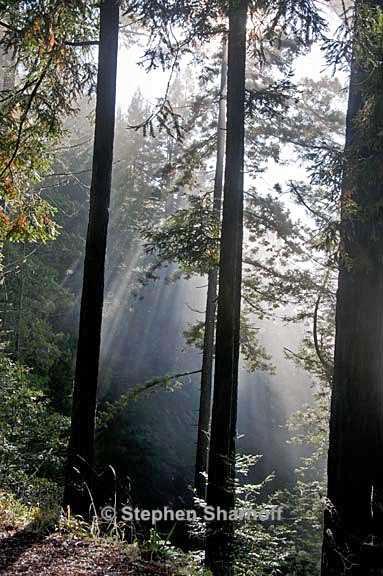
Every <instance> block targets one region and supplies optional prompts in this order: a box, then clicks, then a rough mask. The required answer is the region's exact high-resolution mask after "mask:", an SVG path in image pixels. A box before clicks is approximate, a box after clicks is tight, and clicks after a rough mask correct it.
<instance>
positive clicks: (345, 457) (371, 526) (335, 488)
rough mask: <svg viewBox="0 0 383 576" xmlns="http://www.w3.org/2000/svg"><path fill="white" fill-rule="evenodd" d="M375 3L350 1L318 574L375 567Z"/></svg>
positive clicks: (381, 433) (381, 234) (382, 216)
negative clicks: (367, 31) (367, 32)
mask: <svg viewBox="0 0 383 576" xmlns="http://www.w3.org/2000/svg"><path fill="white" fill-rule="evenodd" d="M382 6H383V2H382V0H380V1H376V0H374V1H371V0H370V1H367V0H360V1H359V2H358V3H357V5H356V10H357V13H356V18H355V30H354V51H353V52H354V53H353V60H352V69H351V80H350V94H349V105H348V114H347V131H346V148H345V156H346V160H345V170H344V178H343V187H342V213H341V247H340V271H339V283H338V294H337V313H336V342H335V364H334V366H335V367H334V380H333V394H332V403H331V419H330V446H329V457H328V506H327V509H326V511H325V530H324V543H323V554H322V576H335V575H336V576H340V575H342V574H348V575H350V576H356V575H358V576H359V575H360V576H368V575H369V574H383V549H382V548H381V545H380V546H379V545H378V542H379V540H380V542H381V537H382V534H383V522H382V520H383V518H382V511H383V498H382V488H383V486H382V464H381V458H382V455H383V386H382V384H383V298H382V294H383V267H382V262H383V212H382V208H381V206H382V197H383V139H382V136H381V134H382V129H383V103H382V94H383V74H382V71H383V66H382V60H383V58H382V56H383V54H380V55H378V58H377V63H375V64H376V66H377V67H375V68H374V69H373V70H372V69H371V62H369V61H368V60H367V59H365V58H361V50H360V49H361V42H363V40H362V37H361V35H360V33H359V31H360V29H359V26H361V25H362V26H363V20H364V16H365V13H364V12H362V11H363V10H366V9H373V10H375V9H376V8H381V7H382ZM375 64H373V66H375ZM371 70H372V71H371ZM369 115H371V116H369ZM363 118H364V120H363ZM366 118H367V121H366Z"/></svg>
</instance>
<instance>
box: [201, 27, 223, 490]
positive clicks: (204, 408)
mask: <svg viewBox="0 0 383 576" xmlns="http://www.w3.org/2000/svg"><path fill="white" fill-rule="evenodd" d="M226 92H227V39H226V35H225V36H224V39H223V43H222V65H221V88H220V93H219V111H218V122H217V160H216V169H215V181H214V196H213V210H214V216H215V218H216V219H217V221H218V222H219V221H220V219H221V205H222V190H223V176H224V167H225V140H226ZM217 287H218V271H217V270H216V269H213V270H211V271H210V272H209V275H208V287H207V298H206V314H205V333H204V342H203V353H202V373H201V396H200V405H199V418H198V437H197V452H196V467H195V488H196V492H197V496H198V497H199V498H202V499H204V500H205V499H206V475H207V467H208V456H209V436H210V415H211V390H212V379H213V362H214V332H215V313H216V308H217Z"/></svg>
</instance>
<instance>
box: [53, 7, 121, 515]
mask: <svg viewBox="0 0 383 576" xmlns="http://www.w3.org/2000/svg"><path fill="white" fill-rule="evenodd" d="M118 27H119V4H118V2H117V0H104V2H103V3H102V4H101V7H100V45H99V46H100V47H99V60H98V79H97V102H96V120H95V137H94V151H93V167H92V181H91V188H90V206H89V223H88V232H87V238H86V247H85V261H84V277H83V287H82V298H81V311H80V326H79V337H78V344H77V360H76V371H75V381H74V389H73V405H72V426H71V436H70V443H69V452H68V462H67V475H66V485H65V492H64V506H65V507H68V506H69V507H70V508H71V510H72V512H73V513H75V514H83V515H87V514H88V513H89V504H90V500H89V493H88V490H90V491H92V490H93V489H94V482H93V479H94V474H93V472H94V465H95V447H94V436H95V419H96V402H97V381H98V368H99V357H100V343H101V324H102V310H103V300H104V272H105V254H106V242H107V232H108V221H109V204H110V191H111V178H112V164H113V144H114V129H115V107H116V74H117V52H118Z"/></svg>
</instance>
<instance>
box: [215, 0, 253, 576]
mask: <svg viewBox="0 0 383 576" xmlns="http://www.w3.org/2000/svg"><path fill="white" fill-rule="evenodd" d="M247 6H248V2H247V0H233V1H232V3H231V6H230V9H229V43H228V92H227V136H226V168H225V186H224V204H223V221H222V235H221V256H220V271H219V293H218V313H217V333H216V353H215V377H214V395H213V410H212V422H211V440H210V454H209V474H208V488H207V503H208V506H210V507H213V508H214V509H216V510H217V509H218V508H220V509H221V510H224V511H229V510H232V509H233V508H234V501H235V487H234V481H235V439H236V426H237V394H238V364H239V336H240V309H241V284H242V241H243V167H244V136H245V73H246V22H247ZM232 544H233V525H232V523H231V522H229V521H227V522H226V521H222V520H220V519H217V518H216V519H215V520H214V521H212V522H210V523H209V525H208V530H207V541H206V560H207V565H208V566H209V567H210V569H211V570H212V572H213V574H214V576H231V575H232V574H233V570H234V568H233V546H232Z"/></svg>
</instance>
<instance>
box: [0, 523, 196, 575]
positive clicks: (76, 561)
mask: <svg viewBox="0 0 383 576" xmlns="http://www.w3.org/2000/svg"><path fill="white" fill-rule="evenodd" d="M182 573H183V574H185V572H178V571H175V569H174V568H173V567H171V566H169V565H166V564H163V563H162V564H159V563H156V562H153V561H150V560H143V559H142V558H140V555H139V552H138V551H137V549H136V551H135V547H133V546H127V545H123V544H119V543H115V542H111V541H110V540H108V539H97V538H88V539H84V538H78V537H75V536H71V535H68V534H65V533H64V534H62V533H60V532H54V533H52V534H50V535H39V534H35V533H33V532H30V531H29V532H28V530H21V531H20V530H13V529H11V528H8V529H4V528H1V527H0V574H1V576H19V575H20V576H21V575H23V576H64V575H65V576H176V575H177V574H182Z"/></svg>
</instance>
